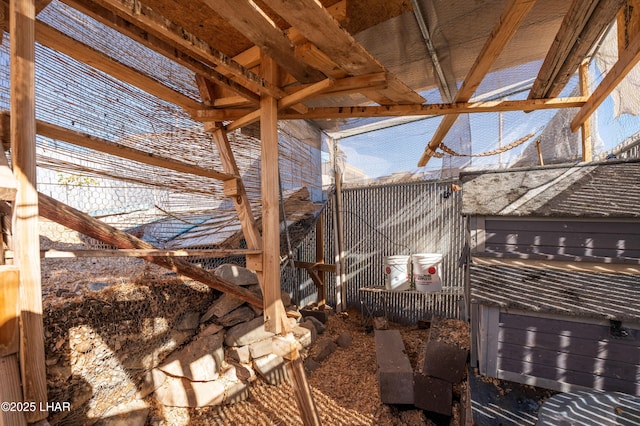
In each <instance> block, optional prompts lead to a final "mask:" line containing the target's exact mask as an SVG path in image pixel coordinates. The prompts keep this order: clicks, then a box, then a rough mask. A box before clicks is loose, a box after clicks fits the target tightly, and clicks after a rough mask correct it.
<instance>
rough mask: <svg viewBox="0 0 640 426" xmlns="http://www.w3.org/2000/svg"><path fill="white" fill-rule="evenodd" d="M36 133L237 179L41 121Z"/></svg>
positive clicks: (166, 165) (204, 174)
mask: <svg viewBox="0 0 640 426" xmlns="http://www.w3.org/2000/svg"><path fill="white" fill-rule="evenodd" d="M1 115H2V116H3V119H4V117H9V113H8V112H6V111H5V112H3V113H1ZM36 133H37V134H39V135H41V136H44V137H47V138H51V139H55V140H59V141H63V142H67V143H70V144H72V145H76V146H81V147H83V148H89V149H92V150H94V151H98V152H103V153H105V154H111V155H114V156H116V157H120V158H126V159H127V160H133V161H137V162H139V163H144V164H149V165H151V166H156V167H162V168H165V169H170V170H175V171H178V172H182V173H189V174H193V175H196V176H202V177H208V178H212V179H218V180H229V179H235V178H236V177H237V176H236V175H233V174H229V173H223V172H219V171H216V170H210V169H204V168H202V167H198V166H196V165H194V164H187V163H183V162H181V161H177V160H174V159H171V158H164V157H158V156H156V155H154V154H152V153H150V152H145V151H140V150H138V149H135V148H130V147H128V146H126V145H123V144H119V143H116V142H111V141H108V140H106V139H102V138H99V137H96V136H92V135H89V134H88V133H83V132H77V131H74V130H70V129H66V128H64V127H61V126H57V125H55V124H51V123H47V122H45V121H42V120H36Z"/></svg>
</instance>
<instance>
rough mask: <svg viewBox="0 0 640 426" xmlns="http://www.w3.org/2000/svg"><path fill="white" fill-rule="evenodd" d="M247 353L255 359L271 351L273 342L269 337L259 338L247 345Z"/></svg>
mask: <svg viewBox="0 0 640 426" xmlns="http://www.w3.org/2000/svg"><path fill="white" fill-rule="evenodd" d="M249 353H250V354H251V358H253V359H256V358H260V357H263V356H265V355H269V354H270V353H273V344H272V343H271V339H265V340H260V341H259V342H253V343H252V344H250V345H249Z"/></svg>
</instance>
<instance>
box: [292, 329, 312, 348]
mask: <svg viewBox="0 0 640 426" xmlns="http://www.w3.org/2000/svg"><path fill="white" fill-rule="evenodd" d="M291 332H292V333H293V335H294V336H295V338H296V339H297V340H298V342H300V344H301V345H302V346H303V347H305V348H308V347H309V346H311V345H312V344H313V340H312V332H311V330H309V329H308V328H306V327H301V326H299V325H296V326H295V327H293V328H292V329H291Z"/></svg>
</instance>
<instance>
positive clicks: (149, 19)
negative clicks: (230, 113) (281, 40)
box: [95, 0, 282, 97]
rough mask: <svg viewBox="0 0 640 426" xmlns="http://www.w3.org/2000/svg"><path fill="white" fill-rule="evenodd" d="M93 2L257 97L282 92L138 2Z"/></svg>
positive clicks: (106, 0)
mask: <svg viewBox="0 0 640 426" xmlns="http://www.w3.org/2000/svg"><path fill="white" fill-rule="evenodd" d="M95 3H97V4H99V5H100V6H102V7H104V8H106V9H108V10H110V11H112V12H114V13H115V14H116V15H118V16H120V17H121V18H124V19H125V20H127V21H129V22H131V23H133V24H134V25H136V26H138V27H140V28H141V29H143V30H144V31H147V32H149V33H151V34H153V35H154V36H155V37H157V38H159V39H161V40H163V41H165V42H166V43H169V44H170V45H172V46H174V47H175V48H177V49H179V50H181V51H183V52H184V53H187V54H189V55H191V56H193V58H194V59H197V60H199V61H202V62H204V63H205V64H207V65H209V66H211V67H214V68H217V69H218V68H219V69H220V70H224V71H225V72H227V73H229V76H230V77H229V78H231V79H233V80H234V81H236V82H238V83H239V84H241V85H242V86H244V87H246V88H248V89H249V90H251V91H253V92H255V93H258V94H262V93H265V94H269V95H270V96H275V97H279V95H280V94H281V93H282V92H281V91H280V90H279V89H278V88H277V87H276V86H275V85H273V84H271V83H267V82H265V81H264V80H263V79H262V78H261V77H260V76H258V75H257V74H255V73H253V72H251V71H249V70H248V69H246V68H245V67H243V66H242V65H240V64H239V63H237V62H236V61H235V60H233V59H232V58H230V57H228V56H227V55H225V54H224V53H222V52H220V51H218V50H216V49H215V48H213V47H212V46H209V45H208V44H207V43H205V42H204V41H202V40H200V39H198V38H197V37H196V36H195V35H193V34H191V33H190V32H189V31H187V30H186V29H185V28H182V27H180V26H179V25H176V24H175V23H173V22H171V21H170V20H169V19H167V18H165V17H163V16H161V15H159V14H158V13H156V12H155V11H153V10H152V9H151V8H149V7H148V6H146V5H144V4H143V3H141V2H140V1H136V2H130V1H127V0H96V1H95Z"/></svg>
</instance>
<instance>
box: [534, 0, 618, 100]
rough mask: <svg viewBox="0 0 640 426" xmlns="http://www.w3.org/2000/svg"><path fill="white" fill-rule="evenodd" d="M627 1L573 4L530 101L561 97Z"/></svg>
mask: <svg viewBox="0 0 640 426" xmlns="http://www.w3.org/2000/svg"><path fill="white" fill-rule="evenodd" d="M623 2H624V0H574V1H573V2H572V3H571V6H570V7H569V10H568V11H567V14H566V15H565V17H564V19H563V21H562V24H561V25H560V28H559V29H558V34H557V35H556V37H555V39H554V41H553V44H552V45H551V48H550V49H549V52H548V53H547V56H546V58H545V60H544V62H543V64H542V67H541V68H540V71H539V72H538V76H537V77H536V81H535V82H534V84H533V87H532V88H531V92H530V93H529V99H539V98H551V97H554V96H558V94H560V92H561V91H562V89H563V88H564V86H566V84H567V82H568V81H569V79H570V78H571V76H572V75H574V74H575V72H576V71H577V69H578V67H579V66H580V62H581V61H582V60H583V58H584V57H585V56H586V55H587V53H588V52H589V51H590V50H591V49H592V47H593V45H594V43H595V42H596V41H597V40H598V38H599V37H600V35H601V34H602V33H603V31H604V30H605V28H607V27H608V26H609V24H610V23H611V21H612V20H613V19H614V17H615V15H616V11H617V10H618V9H619V8H620V6H621V4H622V3H623Z"/></svg>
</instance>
